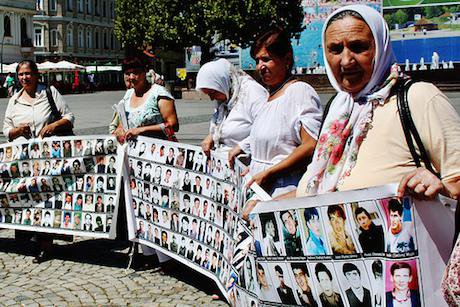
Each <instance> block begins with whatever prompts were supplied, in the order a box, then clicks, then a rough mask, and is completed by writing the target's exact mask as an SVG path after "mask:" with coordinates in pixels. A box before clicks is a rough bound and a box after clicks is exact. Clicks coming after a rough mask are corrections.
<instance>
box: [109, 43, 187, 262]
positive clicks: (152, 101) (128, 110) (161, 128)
mask: <svg viewBox="0 0 460 307" xmlns="http://www.w3.org/2000/svg"><path fill="white" fill-rule="evenodd" d="M122 68H123V72H124V79H125V84H126V87H127V89H128V90H127V91H126V94H125V95H124V97H123V99H122V100H121V101H120V102H119V103H118V104H117V105H115V106H114V108H115V112H114V116H113V120H112V122H111V123H110V126H109V131H110V133H112V134H113V135H115V136H116V137H117V140H118V141H119V142H120V143H124V142H125V141H126V140H129V139H132V138H136V137H137V136H138V135H142V136H147V137H153V138H160V139H167V140H170V141H177V140H176V137H175V134H174V132H177V131H178V130H179V121H178V119H177V114H176V108H175V105H174V98H173V97H172V96H171V94H170V93H169V92H168V91H167V90H166V88H164V87H163V86H161V85H158V84H150V83H149V82H148V80H147V77H146V74H147V72H148V63H147V60H146V57H145V55H144V54H143V53H140V52H139V53H137V54H134V55H131V56H128V57H126V58H125V59H124V60H123V63H122ZM122 191H123V189H122ZM122 195H123V194H122ZM121 199H123V197H121ZM120 208H124V206H123V205H120ZM120 214H122V215H123V214H125V212H124V211H121V212H120ZM121 220H123V217H121ZM118 224H119V225H120V224H123V223H118ZM117 232H118V233H122V232H123V233H125V232H126V229H119V230H118V231H117ZM141 247H142V250H143V258H142V259H139V260H142V261H140V262H142V263H140V264H139V265H148V262H149V260H147V259H146V258H145V256H147V257H148V256H153V255H154V254H155V250H154V249H152V248H149V247H147V246H144V245H141ZM135 248H136V249H137V246H135ZM135 252H137V251H135ZM156 254H157V255H158V259H159V261H160V263H164V262H166V261H168V260H170V258H169V257H168V256H166V255H164V254H162V253H160V252H157V253H156ZM136 255H137V253H136Z"/></svg>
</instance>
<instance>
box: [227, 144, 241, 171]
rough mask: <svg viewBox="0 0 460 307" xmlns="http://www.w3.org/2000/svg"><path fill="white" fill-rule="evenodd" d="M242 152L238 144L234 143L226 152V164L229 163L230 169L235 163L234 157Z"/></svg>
mask: <svg viewBox="0 0 460 307" xmlns="http://www.w3.org/2000/svg"><path fill="white" fill-rule="evenodd" d="M242 152H243V151H242V150H241V147H240V145H236V146H235V147H233V148H232V149H231V150H230V151H229V152H228V164H230V168H231V169H233V166H234V165H235V158H236V157H237V156H238V155H239V154H241V153H242Z"/></svg>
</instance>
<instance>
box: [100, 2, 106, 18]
mask: <svg viewBox="0 0 460 307" xmlns="http://www.w3.org/2000/svg"><path fill="white" fill-rule="evenodd" d="M101 5H102V17H107V3H106V2H105V1H102V3H101Z"/></svg>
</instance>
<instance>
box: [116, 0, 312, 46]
mask: <svg viewBox="0 0 460 307" xmlns="http://www.w3.org/2000/svg"><path fill="white" fill-rule="evenodd" d="M300 3H301V0H284V1H279V0H141V1H140V0H117V1H116V7H115V10H116V19H115V33H116V35H117V37H118V39H119V40H120V41H121V42H122V44H123V45H124V46H132V47H140V46H145V45H147V44H152V45H153V46H154V47H161V48H165V49H174V50H181V49H182V48H183V47H187V46H192V45H201V46H203V47H204V48H206V47H208V46H212V45H213V38H214V39H215V38H217V39H218V40H221V39H224V38H225V39H229V40H230V41H231V42H232V43H236V44H239V45H240V46H242V47H247V46H249V45H250V44H251V43H252V42H253V40H254V38H255V36H257V35H258V34H260V33H261V32H263V31H266V30H267V29H268V27H269V26H270V25H273V24H276V25H280V26H283V27H285V28H286V30H287V31H289V32H290V33H291V34H292V35H295V34H296V33H299V32H301V30H302V19H303V12H302V9H301V6H300Z"/></svg>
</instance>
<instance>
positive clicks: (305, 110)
mask: <svg viewBox="0 0 460 307" xmlns="http://www.w3.org/2000/svg"><path fill="white" fill-rule="evenodd" d="M322 113H323V111H322V107H321V103H320V99H319V97H318V94H317V93H316V91H315V90H314V89H313V88H312V87H311V86H310V85H308V84H307V83H305V82H301V81H297V82H294V83H292V84H290V85H289V86H288V88H287V89H286V90H285V92H284V94H283V95H282V96H280V97H278V98H276V99H273V100H271V101H269V102H266V103H265V104H264V105H263V107H262V108H261V111H260V114H259V115H258V116H257V118H256V119H255V121H254V123H253V125H252V129H251V134H250V138H249V140H250V150H251V154H252V157H251V159H252V160H251V167H250V170H251V173H252V174H253V175H255V174H257V173H259V172H261V171H263V170H265V169H267V168H269V167H270V166H272V165H274V164H277V163H279V162H281V161H282V160H284V159H285V158H286V157H287V156H289V155H290V154H291V153H292V151H293V150H294V149H295V148H297V147H298V146H299V145H300V144H301V143H302V140H301V137H300V129H301V127H303V128H304V129H305V131H306V132H307V133H308V134H309V135H310V136H311V137H312V138H314V139H317V138H318V133H319V128H320V126H321V120H322Z"/></svg>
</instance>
